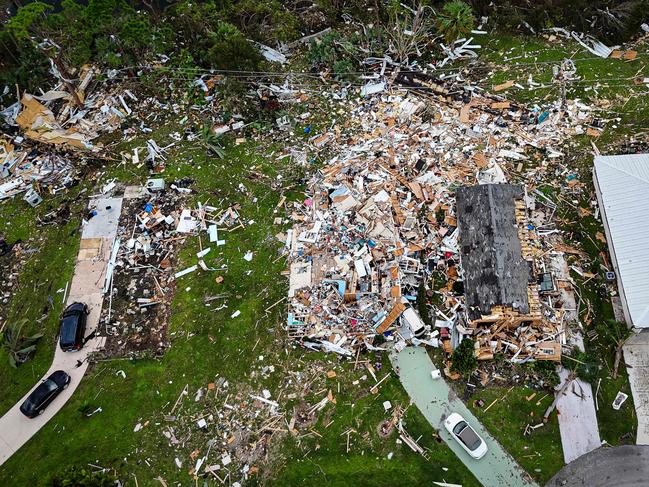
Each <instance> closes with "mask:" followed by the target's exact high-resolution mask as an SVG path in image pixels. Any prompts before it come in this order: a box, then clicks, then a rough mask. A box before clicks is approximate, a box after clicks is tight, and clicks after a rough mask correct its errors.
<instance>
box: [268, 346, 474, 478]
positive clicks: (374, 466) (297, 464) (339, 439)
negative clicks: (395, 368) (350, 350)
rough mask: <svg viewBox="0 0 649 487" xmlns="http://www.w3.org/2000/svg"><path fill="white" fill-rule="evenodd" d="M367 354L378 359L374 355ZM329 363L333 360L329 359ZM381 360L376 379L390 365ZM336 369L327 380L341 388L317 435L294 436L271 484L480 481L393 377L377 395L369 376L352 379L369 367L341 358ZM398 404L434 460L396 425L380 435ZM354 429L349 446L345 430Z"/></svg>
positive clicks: (332, 387) (405, 421)
mask: <svg viewBox="0 0 649 487" xmlns="http://www.w3.org/2000/svg"><path fill="white" fill-rule="evenodd" d="M366 358H367V359H370V360H371V361H372V360H380V358H379V357H372V355H369V356H368V357H366ZM328 362H329V363H331V362H332V361H331V359H329V360H328ZM382 363H383V365H384V367H383V368H382V370H381V371H380V372H377V378H382V377H383V375H384V374H385V370H386V368H387V367H388V365H389V361H388V360H387V357H384V358H383V362H382ZM333 370H335V371H337V376H336V378H335V379H333V380H329V381H328V383H327V386H328V387H329V388H330V390H332V391H334V392H335V391H337V390H339V391H340V392H338V393H336V394H335V399H336V401H337V403H336V405H335V407H334V410H333V411H326V410H325V414H323V415H321V417H320V420H319V421H318V423H317V424H316V425H315V427H314V430H315V431H316V433H318V435H315V434H313V435H311V436H310V437H309V438H308V439H305V440H301V443H302V445H301V448H298V447H297V446H296V440H292V441H289V442H288V450H286V451H284V452H283V454H282V459H281V460H280V462H281V463H282V466H281V468H279V469H278V476H277V478H276V479H275V480H274V481H273V482H271V485H314V486H315V485H331V486H338V485H340V486H344V485H373V486H374V485H376V486H382V485H384V486H392V485H406V484H410V483H414V484H430V483H431V482H433V481H438V482H442V481H446V482H451V483H457V484H461V485H464V486H465V487H469V486H473V485H480V484H479V483H478V482H477V481H476V479H475V478H474V477H473V475H472V474H471V473H470V472H469V471H468V470H466V468H465V467H464V466H463V465H462V463H461V462H458V461H457V458H455V455H454V454H453V453H452V451H451V450H450V449H449V448H448V447H447V446H446V445H445V444H444V443H440V442H438V441H437V440H436V439H435V436H436V435H435V433H434V431H433V429H432V427H431V426H430V424H429V423H428V421H427V420H426V419H425V418H424V417H423V415H422V414H421V413H420V412H419V410H418V409H417V408H416V407H415V406H409V402H410V401H409V398H408V396H407V394H406V393H405V391H404V390H403V388H402V387H401V384H400V382H399V380H398V379H397V378H396V377H395V376H392V377H391V378H389V379H387V380H386V381H385V382H383V383H382V385H381V388H380V390H379V393H378V394H376V395H374V394H371V393H369V388H370V384H368V382H369V381H371V378H370V379H369V380H368V381H362V380H360V381H359V384H358V385H354V384H353V382H354V381H355V380H357V381H358V380H359V379H361V377H363V376H368V373H367V370H366V369H361V370H360V371H358V370H357V371H354V370H353V364H348V363H341V364H338V365H336V366H333ZM339 384H340V385H339ZM314 399H316V400H317V399H320V398H319V397H318V398H314ZM386 400H387V401H390V403H391V405H392V408H393V409H391V410H390V411H387V412H386V411H385V410H384V408H383V402H384V401H386ZM311 402H315V401H311ZM329 407H331V406H329ZM397 407H400V408H402V409H405V410H406V411H405V414H404V415H403V424H404V427H405V429H406V430H407V431H408V433H409V434H410V436H412V437H413V438H415V439H416V440H417V441H418V443H419V444H420V446H422V447H423V448H424V449H425V450H426V451H427V454H428V455H429V456H430V461H427V460H426V459H424V458H423V457H422V456H420V455H418V454H416V453H414V452H412V451H411V450H410V449H409V447H407V446H406V445H405V444H404V443H401V442H400V440H398V433H397V432H396V430H393V431H392V434H391V435H390V436H389V437H388V438H381V437H380V436H379V435H378V433H377V427H378V425H379V424H380V423H381V422H382V421H384V420H386V419H387V420H389V419H391V418H392V413H393V411H394V408H397ZM330 422H331V423H330ZM350 429H351V430H352V433H351V434H350V435H349V436H350V443H349V450H348V449H347V435H346V432H348V431H349V430H350ZM304 451H306V452H307V453H306V454H305V453H304ZM388 457H391V458H388ZM445 469H446V470H445Z"/></svg>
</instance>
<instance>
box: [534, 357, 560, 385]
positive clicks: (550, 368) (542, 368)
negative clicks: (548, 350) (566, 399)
mask: <svg viewBox="0 0 649 487" xmlns="http://www.w3.org/2000/svg"><path fill="white" fill-rule="evenodd" d="M530 368H531V369H532V370H533V371H534V372H535V373H536V374H537V375H538V376H540V377H541V379H542V380H543V385H544V387H546V388H551V389H553V388H555V387H556V386H558V385H559V382H561V379H560V377H559V374H558V373H557V365H556V364H555V363H554V362H552V361H551V360H537V361H536V362H532V363H531V364H530Z"/></svg>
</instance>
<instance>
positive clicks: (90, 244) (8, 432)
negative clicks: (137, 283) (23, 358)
mask: <svg viewBox="0 0 649 487" xmlns="http://www.w3.org/2000/svg"><path fill="white" fill-rule="evenodd" d="M89 208H90V209H94V210H96V211H97V215H96V216H95V217H93V218H91V219H90V220H89V221H88V224H86V225H85V226H84V228H83V231H82V234H81V245H80V249H79V255H78V256H77V262H76V265H75V270H74V276H73V278H72V282H71V283H70V288H69V294H68V298H67V301H66V303H67V304H70V303H74V302H75V301H80V302H83V303H86V304H87V305H88V307H89V309H90V315H89V316H88V321H87V328H86V335H90V334H91V333H92V332H93V331H94V330H95V329H96V328H97V326H98V324H99V316H100V313H101V306H102V302H103V295H102V289H103V287H104V277H105V273H106V265H107V263H108V260H109V258H110V252H111V248H112V245H113V239H114V238H115V235H116V234H117V223H118V220H119V215H120V213H121V209H122V199H121V198H102V199H97V200H91V202H90V205H89ZM102 346H103V339H102V338H94V339H92V340H90V341H88V343H86V345H85V346H84V347H83V348H82V349H81V350H80V351H78V352H68V353H65V352H62V351H61V349H60V348H59V346H58V343H57V344H56V352H55V353H54V360H53V361H52V366H51V367H50V369H49V370H48V371H47V373H46V374H45V376H43V378H42V379H41V380H43V379H45V378H46V377H47V376H48V375H50V374H51V373H52V372H54V371H55V370H65V371H66V372H67V373H68V374H70V376H71V377H72V380H71V382H70V386H69V387H68V388H67V389H66V390H64V391H63V392H61V394H59V396H58V397H57V398H56V399H54V401H53V402H52V403H51V404H50V405H49V406H48V407H47V409H46V410H45V412H44V413H43V414H42V415H40V416H37V417H36V418H34V419H28V418H26V417H25V416H23V414H22V413H21V412H20V409H19V408H20V404H22V402H23V401H24V400H25V399H26V398H27V396H28V395H29V394H30V393H31V391H29V392H28V393H27V394H25V396H23V398H22V399H20V401H18V403H16V405H15V406H14V407H13V408H11V409H10V410H9V411H8V412H7V413H6V414H5V415H4V416H2V418H0V465H2V464H3V463H4V462H5V461H6V460H7V459H8V458H9V457H11V456H12V455H13V454H14V453H16V451H18V449H19V448H20V447H21V446H23V445H24V444H25V443H26V442H27V441H28V440H29V439H30V438H31V437H32V436H34V435H35V434H36V433H37V432H38V430H40V429H41V428H42V427H43V426H44V425H45V424H46V423H47V422H48V421H49V420H50V419H52V418H53V417H54V415H55V414H56V413H57V412H58V411H59V410H60V409H61V408H62V407H63V405H64V404H65V403H66V402H67V401H68V399H70V397H72V394H73V393H74V391H75V389H76V388H77V386H78V385H79V382H80V381H81V379H82V378H83V376H84V374H85V372H86V369H87V368H88V363H87V362H86V360H85V359H86V357H87V356H88V354H89V353H91V352H93V351H95V350H97V349H99V348H101V347H102ZM77 360H82V361H83V363H82V365H81V366H79V367H77V366H76V365H77ZM36 385H38V383H37V384H35V385H34V388H35V387H36Z"/></svg>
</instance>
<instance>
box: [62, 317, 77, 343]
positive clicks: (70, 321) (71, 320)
mask: <svg viewBox="0 0 649 487" xmlns="http://www.w3.org/2000/svg"><path fill="white" fill-rule="evenodd" d="M77 320H78V316H77V315H76V314H75V315H72V316H66V317H65V318H63V321H62V323H61V343H70V344H72V343H74V340H75V336H74V335H75V332H76V329H77V326H76V325H77Z"/></svg>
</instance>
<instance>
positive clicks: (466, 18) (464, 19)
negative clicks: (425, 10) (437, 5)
mask: <svg viewBox="0 0 649 487" xmlns="http://www.w3.org/2000/svg"><path fill="white" fill-rule="evenodd" d="M474 23H475V18H474V17H473V11H472V10H471V7H470V6H469V5H468V4H466V3H464V2H462V1H461V0H453V1H452V2H449V3H447V4H446V5H444V7H442V10H441V11H440V12H439V14H438V15H437V22H436V26H437V32H438V33H439V34H441V35H442V36H444V39H445V40H446V42H453V41H456V40H457V39H460V38H462V37H466V36H467V35H468V34H470V33H471V30H472V29H473V25H474Z"/></svg>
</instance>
